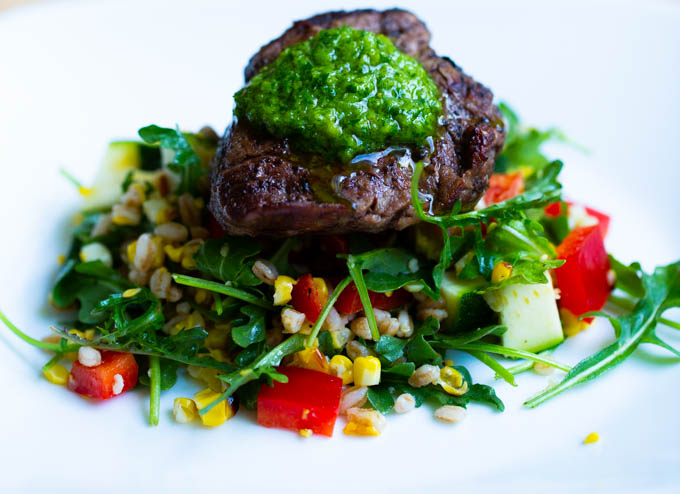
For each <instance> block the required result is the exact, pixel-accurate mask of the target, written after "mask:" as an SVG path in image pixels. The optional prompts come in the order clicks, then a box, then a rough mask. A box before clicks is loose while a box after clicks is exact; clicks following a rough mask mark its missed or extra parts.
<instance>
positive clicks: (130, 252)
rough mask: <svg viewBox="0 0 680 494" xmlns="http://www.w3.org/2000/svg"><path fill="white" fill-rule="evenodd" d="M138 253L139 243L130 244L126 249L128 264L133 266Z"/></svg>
mask: <svg viewBox="0 0 680 494" xmlns="http://www.w3.org/2000/svg"><path fill="white" fill-rule="evenodd" d="M136 252H137V241H136V240H135V241H134V242H130V243H129V244H128V246H127V249H125V255H126V256H127V262H128V263H129V264H133V263H134V262H135V254H136Z"/></svg>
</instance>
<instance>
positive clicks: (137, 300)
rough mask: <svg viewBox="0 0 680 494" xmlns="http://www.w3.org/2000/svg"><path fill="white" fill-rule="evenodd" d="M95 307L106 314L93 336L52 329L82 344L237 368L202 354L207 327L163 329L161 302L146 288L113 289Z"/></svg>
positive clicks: (228, 370) (226, 370) (219, 367)
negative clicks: (125, 293)
mask: <svg viewBox="0 0 680 494" xmlns="http://www.w3.org/2000/svg"><path fill="white" fill-rule="evenodd" d="M96 310H97V313H99V314H103V315H104V316H105V317H104V321H105V322H104V323H103V324H102V325H100V326H98V327H97V334H96V336H95V338H94V339H93V340H82V339H80V338H79V337H78V336H77V335H74V334H70V333H69V332H68V331H67V330H66V329H63V328H54V327H53V328H52V329H53V330H54V331H55V332H56V333H57V334H59V335H60V336H61V337H62V338H65V339H66V340H69V341H71V342H73V343H77V344H79V345H88V346H93V347H96V348H101V349H105V350H115V351H119V352H128V353H134V354H138V355H149V356H157V357H161V358H164V359H170V360H174V361H176V362H180V363H183V364H188V365H194V366H198V367H210V368H213V369H217V370H219V371H222V372H232V371H233V370H234V367H233V366H232V365H229V364H226V363H223V362H219V361H218V360H215V359H214V358H212V357H209V356H199V351H200V350H201V349H202V348H203V345H204V341H205V338H206V336H208V333H207V332H206V331H205V330H204V329H202V328H200V327H195V328H191V329H186V330H183V331H180V332H179V333H177V334H176V335H166V334H165V333H163V332H162V331H160V329H161V328H162V327H163V325H164V323H165V317H164V315H163V309H162V305H161V303H160V301H159V300H158V299H157V298H156V297H154V296H153V294H151V292H150V291H149V290H148V289H147V288H142V289H140V291H139V292H138V293H137V294H136V295H134V296H132V297H127V298H125V297H123V296H122V295H121V294H120V293H114V294H112V295H110V296H109V297H108V298H106V299H104V300H102V301H101V302H100V303H99V306H98V307H97V309H96Z"/></svg>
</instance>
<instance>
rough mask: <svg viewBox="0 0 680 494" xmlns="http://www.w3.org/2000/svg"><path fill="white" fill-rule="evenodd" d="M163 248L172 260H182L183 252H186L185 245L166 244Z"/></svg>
mask: <svg viewBox="0 0 680 494" xmlns="http://www.w3.org/2000/svg"><path fill="white" fill-rule="evenodd" d="M163 250H164V251H165V253H166V254H167V255H168V257H169V258H170V260H171V261H172V262H180V261H181V260H182V254H183V253H184V247H182V246H179V247H173V246H172V245H166V246H165V247H164V248H163Z"/></svg>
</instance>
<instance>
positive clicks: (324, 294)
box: [312, 278, 328, 305]
mask: <svg viewBox="0 0 680 494" xmlns="http://www.w3.org/2000/svg"><path fill="white" fill-rule="evenodd" d="M312 282H314V285H315V286H316V290H317V292H319V295H320V296H321V305H326V302H328V285H327V284H326V280H324V279H323V278H312Z"/></svg>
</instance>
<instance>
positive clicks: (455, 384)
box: [438, 366, 468, 396]
mask: <svg viewBox="0 0 680 494" xmlns="http://www.w3.org/2000/svg"><path fill="white" fill-rule="evenodd" d="M438 383H439V385H440V386H441V387H442V389H443V390H444V391H446V392H447V393H448V394H450V395H453V396H461V395H464V394H465V393H467V391H468V384H467V382H465V380H464V379H463V376H462V375H461V373H460V372H458V371H457V370H456V369H454V368H453V367H449V366H446V367H444V368H443V369H442V370H441V371H440V372H439V381H438Z"/></svg>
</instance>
